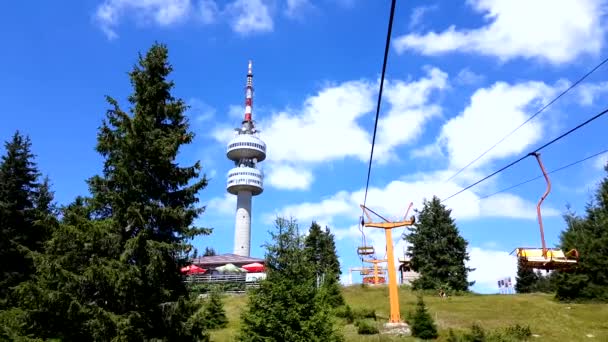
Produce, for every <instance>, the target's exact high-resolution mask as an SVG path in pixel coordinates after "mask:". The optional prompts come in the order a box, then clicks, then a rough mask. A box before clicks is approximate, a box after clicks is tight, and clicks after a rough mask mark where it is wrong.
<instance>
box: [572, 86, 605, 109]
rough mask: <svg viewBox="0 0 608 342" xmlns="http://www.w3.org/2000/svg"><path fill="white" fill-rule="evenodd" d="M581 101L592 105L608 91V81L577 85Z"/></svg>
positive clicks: (583, 103)
mask: <svg viewBox="0 0 608 342" xmlns="http://www.w3.org/2000/svg"><path fill="white" fill-rule="evenodd" d="M577 90H578V96H579V98H580V103H581V104H582V105H585V106H589V105H592V104H593V103H594V102H595V100H597V98H598V97H599V96H600V95H603V94H605V93H606V92H608V82H598V83H587V84H581V85H579V86H577Z"/></svg>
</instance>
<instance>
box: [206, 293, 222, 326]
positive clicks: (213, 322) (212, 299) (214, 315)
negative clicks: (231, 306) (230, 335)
mask: <svg viewBox="0 0 608 342" xmlns="http://www.w3.org/2000/svg"><path fill="white" fill-rule="evenodd" d="M204 311H205V317H208V319H207V322H206V326H207V328H209V329H221V328H225V327H226V325H227V324H228V318H227V317H226V311H225V310H224V305H223V304H222V295H221V293H220V291H219V290H217V289H213V290H212V291H211V293H210V294H209V300H208V302H207V303H206V304H205V308H204Z"/></svg>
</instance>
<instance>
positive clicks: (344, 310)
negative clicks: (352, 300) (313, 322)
mask: <svg viewBox="0 0 608 342" xmlns="http://www.w3.org/2000/svg"><path fill="white" fill-rule="evenodd" d="M334 315H335V316H336V317H339V318H344V319H345V320H346V323H347V324H352V323H353V322H354V320H355V315H354V313H353V310H352V309H351V308H350V306H349V305H341V306H338V307H337V308H335V309H334Z"/></svg>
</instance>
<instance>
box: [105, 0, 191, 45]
mask: <svg viewBox="0 0 608 342" xmlns="http://www.w3.org/2000/svg"><path fill="white" fill-rule="evenodd" d="M190 6H191V3H190V0H106V1H104V2H103V3H102V4H101V5H99V6H98V7H97V11H96V12H95V19H96V20H97V21H98V22H99V23H100V25H101V29H102V30H103V31H104V33H105V34H106V35H107V37H108V39H114V38H117V37H118V34H117V33H116V31H115V26H116V25H118V22H119V20H120V18H121V17H122V16H124V15H125V14H127V13H129V12H131V13H133V14H135V15H137V17H138V18H139V19H140V20H142V21H150V20H151V21H153V22H155V23H156V24H158V25H160V26H168V25H171V24H174V23H177V22H179V21H180V20H183V19H184V18H185V17H186V16H187V15H188V12H189V10H190Z"/></svg>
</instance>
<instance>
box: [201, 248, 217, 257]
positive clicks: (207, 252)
mask: <svg viewBox="0 0 608 342" xmlns="http://www.w3.org/2000/svg"><path fill="white" fill-rule="evenodd" d="M214 255H217V253H216V252H215V249H213V248H212V247H205V253H203V256H214Z"/></svg>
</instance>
